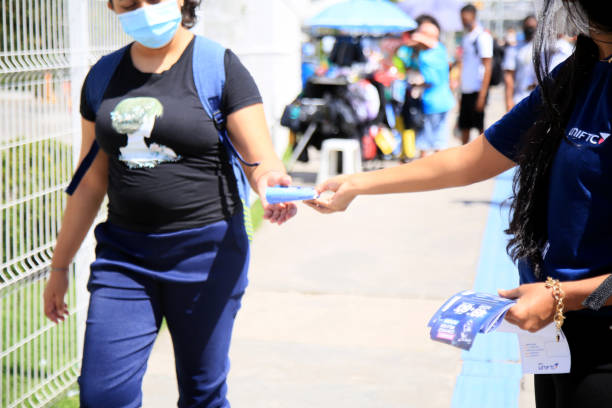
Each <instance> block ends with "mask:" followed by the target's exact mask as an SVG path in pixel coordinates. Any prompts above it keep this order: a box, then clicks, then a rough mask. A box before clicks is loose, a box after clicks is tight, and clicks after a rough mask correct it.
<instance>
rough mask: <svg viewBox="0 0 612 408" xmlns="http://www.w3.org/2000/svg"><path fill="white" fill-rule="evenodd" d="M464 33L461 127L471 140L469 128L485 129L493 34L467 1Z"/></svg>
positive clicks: (464, 137)
mask: <svg viewBox="0 0 612 408" xmlns="http://www.w3.org/2000/svg"><path fill="white" fill-rule="evenodd" d="M461 21H462V22H463V27H464V28H465V34H464V36H463V40H462V43H461V46H462V49H463V57H462V61H461V65H462V67H461V107H460V111H459V129H461V141H462V142H463V144H467V143H468V142H469V141H470V130H471V129H473V128H476V129H477V130H478V131H479V132H480V133H483V132H484V108H485V105H486V102H487V94H488V92H489V84H490V82H491V73H492V70H493V62H492V61H493V37H491V34H489V33H488V32H486V31H485V30H484V29H483V28H482V26H480V24H478V22H477V20H476V7H474V6H473V5H472V4H468V5H466V6H465V7H463V8H462V9H461Z"/></svg>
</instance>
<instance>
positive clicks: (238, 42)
mask: <svg viewBox="0 0 612 408" xmlns="http://www.w3.org/2000/svg"><path fill="white" fill-rule="evenodd" d="M303 5H304V6H308V5H309V2H308V1H307V0H207V1H204V2H203V6H202V9H201V10H200V15H201V16H200V22H199V24H198V26H196V28H195V31H196V32H198V33H201V34H203V35H205V36H207V37H209V38H211V39H213V40H215V41H218V42H220V43H221V44H223V45H224V46H226V47H228V48H231V49H232V51H234V52H235V53H236V54H237V55H238V56H239V57H240V59H241V60H242V62H243V63H244V64H245V66H246V67H247V68H248V69H249V71H250V72H251V74H252V75H253V77H254V78H255V81H256V82H257V85H258V86H259V90H260V92H261V94H262V96H263V99H264V106H265V109H266V116H267V119H268V122H269V125H270V129H271V131H272V137H273V140H274V144H275V147H276V149H277V152H278V153H279V154H282V153H283V152H284V150H285V149H286V146H287V140H288V131H287V130H286V129H285V128H282V127H281V126H280V124H279V122H280V118H281V115H282V113H283V109H284V107H285V105H287V104H288V103H290V102H291V101H292V100H293V98H295V97H296V96H297V94H298V93H299V92H300V90H301V83H300V82H301V80H300V61H301V59H300V58H301V42H302V39H303V34H302V32H301V25H302V18H303V17H302V16H303V12H304V7H302V6H303Z"/></svg>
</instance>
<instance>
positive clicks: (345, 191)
mask: <svg viewBox="0 0 612 408" xmlns="http://www.w3.org/2000/svg"><path fill="white" fill-rule="evenodd" d="M316 190H317V193H318V194H319V195H321V194H323V193H325V192H328V191H330V192H333V193H334V194H333V195H332V196H331V197H329V198H327V199H322V198H319V199H316V200H308V201H305V203H306V204H307V205H308V206H310V207H312V208H314V209H315V210H317V211H318V212H320V213H322V214H331V213H334V212H338V211H345V210H346V209H347V208H348V206H349V205H350V204H351V202H353V200H354V199H355V197H356V196H357V194H356V193H354V189H353V184H352V182H351V179H350V176H347V175H343V176H338V177H334V178H331V179H329V180H327V181H326V182H324V183H323V184H321V185H319V186H317V188H316Z"/></svg>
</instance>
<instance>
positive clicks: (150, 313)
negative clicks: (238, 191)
mask: <svg viewBox="0 0 612 408" xmlns="http://www.w3.org/2000/svg"><path fill="white" fill-rule="evenodd" d="M240 216H241V215H240ZM241 228H242V229H241ZM243 228H244V227H243V226H242V223H241V218H240V217H239V216H235V217H234V218H232V219H231V220H229V221H227V222H226V221H222V222H220V223H216V224H213V225H211V226H207V227H204V228H201V229H194V230H188V231H181V232H179V233H171V234H144V235H143V234H139V233H134V232H128V231H124V230H121V229H119V228H117V227H114V226H112V225H109V224H107V223H105V224H101V225H100V226H98V227H97V228H96V238H97V240H98V245H97V247H96V253H97V257H96V261H95V262H94V263H93V264H92V267H91V276H90V280H89V284H88V289H89V291H90V292H91V298H90V304H89V311H88V316H87V328H86V332H85V346H84V351H83V364H82V370H81V376H80V378H79V385H80V390H81V391H80V392H81V407H84V408H88V407H90V408H97V407H104V408H120V407H121V408H123V407H125V408H128V407H130V408H131V407H140V406H141V405H142V391H141V386H142V379H143V376H144V373H145V370H146V366H147V359H148V357H149V354H150V353H151V349H152V347H153V343H154V341H155V338H156V336H157V333H158V331H159V328H160V324H161V321H162V318H163V317H165V318H166V321H167V323H168V329H169V331H170V334H171V336H172V342H173V345H174V355H175V360H176V374H177V379H178V384H179V394H180V398H179V401H178V406H179V407H203V408H218V407H219V408H225V407H229V406H230V405H229V403H228V401H227V399H226V391H227V386H226V377H227V374H228V371H229V360H228V351H229V345H230V339H231V334H232V328H233V324H234V318H235V317H236V313H237V312H238V309H239V308H240V300H241V297H242V294H243V292H244V290H245V287H246V279H247V278H246V273H247V269H248V258H249V254H248V242H247V238H246V234H245V233H244V230H243ZM136 238H138V239H136ZM198 241H200V242H198ZM197 248H200V251H197V250H195V251H194V249H197ZM202 248H204V251H201V249H202ZM186 260H187V261H186ZM198 260H199V261H198ZM172 265H174V266H175V268H172V267H171V266H172ZM197 265H201V266H202V268H201V269H200V268H199V267H198V266H197Z"/></svg>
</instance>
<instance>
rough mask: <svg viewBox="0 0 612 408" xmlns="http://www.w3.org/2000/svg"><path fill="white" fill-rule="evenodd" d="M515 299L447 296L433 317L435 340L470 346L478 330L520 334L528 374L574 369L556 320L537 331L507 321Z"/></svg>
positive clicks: (463, 294) (470, 294)
mask: <svg viewBox="0 0 612 408" xmlns="http://www.w3.org/2000/svg"><path fill="white" fill-rule="evenodd" d="M514 303H515V301H514V300H510V299H505V298H502V297H499V296H495V295H490V294H487V293H477V292H474V291H469V290H468V291H463V292H460V293H458V294H457V295H455V296H453V297H451V298H450V299H449V300H447V301H446V302H445V303H444V304H443V305H442V307H441V308H440V309H438V311H437V312H436V313H435V314H434V316H433V317H432V318H431V320H430V321H429V324H428V327H430V329H431V331H430V336H431V338H432V340H435V341H439V342H442V343H447V344H450V345H452V346H455V347H459V348H461V349H463V350H470V348H471V347H472V345H473V343H474V339H475V338H476V335H477V334H478V333H483V334H486V333H489V332H492V331H494V330H499V331H501V332H507V333H515V334H517V336H518V340H519V347H520V352H521V363H522V368H523V373H525V374H558V373H568V372H569V371H570V365H571V358H570V350H569V345H568V343H567V339H566V338H565V335H563V332H561V333H560V334H561V337H560V339H559V341H557V339H556V333H557V331H556V329H555V326H554V323H551V324H549V325H548V326H546V327H544V328H543V329H542V330H539V331H538V332H536V333H531V332H528V331H526V330H522V329H520V328H519V327H517V326H514V325H512V324H510V323H508V322H506V321H504V316H505V315H506V312H507V311H508V309H510V308H511V307H512V306H513V305H514Z"/></svg>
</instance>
